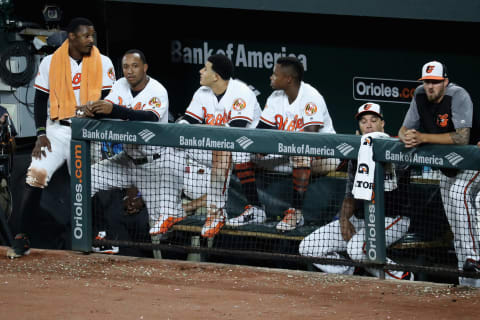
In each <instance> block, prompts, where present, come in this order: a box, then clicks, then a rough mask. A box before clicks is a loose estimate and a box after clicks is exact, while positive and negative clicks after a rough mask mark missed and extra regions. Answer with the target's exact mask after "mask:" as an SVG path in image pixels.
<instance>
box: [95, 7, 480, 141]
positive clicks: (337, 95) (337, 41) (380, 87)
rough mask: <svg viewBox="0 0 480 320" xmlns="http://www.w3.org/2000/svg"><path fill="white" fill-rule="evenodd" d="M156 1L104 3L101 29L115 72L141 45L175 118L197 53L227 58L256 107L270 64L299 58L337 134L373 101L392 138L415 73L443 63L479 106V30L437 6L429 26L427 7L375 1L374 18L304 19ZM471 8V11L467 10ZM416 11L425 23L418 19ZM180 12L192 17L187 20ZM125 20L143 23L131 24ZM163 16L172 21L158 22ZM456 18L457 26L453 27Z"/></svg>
mask: <svg viewBox="0 0 480 320" xmlns="http://www.w3.org/2000/svg"><path fill="white" fill-rule="evenodd" d="M142 2H150V3H142ZM187 2H188V1H187ZM162 3H163V2H162V1H135V2H125V1H107V2H106V4H105V12H106V16H105V20H104V21H103V23H104V24H105V28H106V32H107V49H108V53H109V55H110V57H112V60H113V61H114V64H115V65H116V68H117V73H118V75H119V76H120V75H121V74H120V72H121V69H120V59H121V56H122V54H123V52H125V51H126V50H127V49H130V48H140V49H142V50H143V51H144V52H145V54H146V56H147V60H148V62H149V66H150V71H149V73H150V74H151V75H152V76H153V77H155V78H157V79H158V80H159V81H161V82H162V83H163V84H164V85H165V87H166V88H167V90H168V92H169V98H170V109H171V111H172V113H173V114H174V115H175V116H178V115H181V114H183V112H184V110H185V108H186V107H187V105H188V103H189V102H190V99H191V97H192V95H193V93H194V92H195V90H196V89H197V88H198V87H199V73H198V72H199V70H200V68H201V67H202V65H203V63H204V59H205V57H206V56H207V55H209V54H213V53H217V52H223V53H226V54H228V55H229V56H230V57H231V58H232V60H233V61H234V62H235V66H236V72H235V77H237V78H239V79H241V80H243V81H245V82H247V83H248V84H250V85H252V86H253V87H254V88H255V89H256V90H257V91H258V93H259V95H258V100H259V102H260V105H261V106H262V107H263V106H264V104H265V101H266V99H267V97H268V95H269V94H270V93H271V92H272V89H271V88H270V79H269V77H270V75H271V72H272V68H273V64H274V61H275V60H276V58H277V57H278V56H281V55H290V54H293V55H295V56H297V57H300V58H301V60H302V61H304V63H305V66H306V69H307V71H306V74H305V81H306V82H309V83H311V84H312V85H313V86H315V87H316V88H317V89H318V90H319V91H320V93H321V94H322V95H323V96H324V98H325V100H326V103H327V106H328V109H329V112H330V114H331V116H332V119H333V122H334V126H335V129H336V130H337V132H338V133H345V134H351V133H354V132H355V129H356V128H357V124H356V122H355V121H354V119H353V115H354V114H355V113H356V109H357V108H358V107H359V106H360V105H361V104H362V103H364V102H365V101H367V100H368V101H371V100H373V101H376V102H379V103H380V104H382V106H383V107H384V113H385V117H386V121H387V131H388V133H390V134H391V135H396V134H397V132H398V129H399V127H400V125H401V122H402V120H403V117H404V115H405V113H406V111H407V108H408V102H409V101H410V98H411V93H412V90H413V88H415V87H416V86H417V85H418V84H419V83H418V82H416V80H417V79H418V78H419V77H420V72H421V67H422V65H423V64H424V63H426V62H428V61H431V60H433V59H438V60H441V61H443V62H444V63H445V64H446V65H447V66H448V69H449V73H450V77H451V80H452V81H453V82H456V83H458V84H459V85H461V86H463V87H465V88H466V89H467V90H468V91H469V93H470V94H471V96H472V99H473V100H474V104H475V105H476V106H478V105H479V104H480V94H479V93H478V92H477V91H478V90H477V88H476V80H475V75H476V74H478V73H479V72H480V59H479V56H480V52H479V50H478V49H477V48H475V46H474V45H473V43H472V41H471V39H470V36H469V35H472V34H475V33H476V31H478V30H480V28H479V23H478V22H477V21H474V20H472V19H468V17H463V18H462V16H461V15H455V11H452V10H450V11H448V10H446V11H448V12H449V17H446V16H445V13H446V11H445V10H444V12H443V13H441V12H439V13H438V14H437V17H438V18H437V19H438V20H435V19H434V17H432V16H431V15H430V14H431V13H432V11H431V10H433V9H431V10H430V11H428V10H426V8H423V9H422V8H420V9H421V10H420V11H419V10H416V11H415V8H416V6H414V5H412V7H411V10H410V9H407V8H404V10H401V11H397V14H396V15H395V14H394V13H393V11H392V10H390V9H392V8H393V7H391V8H390V9H389V10H387V9H388V4H383V6H385V10H384V11H383V13H382V11H381V10H374V11H375V12H376V13H374V12H371V10H368V8H369V7H368V6H367V7H365V8H367V9H365V11H364V12H361V11H357V14H356V15H354V14H353V13H352V12H351V11H352V9H351V8H350V9H348V10H347V9H345V10H343V13H342V10H341V6H340V7H338V6H337V7H336V9H335V10H336V11H335V12H333V11H331V12H330V11H328V10H326V11H325V10H320V9H318V6H311V9H312V11H311V13H306V10H298V11H295V10H293V9H292V11H290V12H288V11H287V10H286V9H285V8H284V9H282V10H281V11H282V12H279V11H274V9H273V8H271V7H269V6H268V5H269V4H270V3H269V2H261V3H259V7H258V9H259V10H254V9H252V10H248V9H245V8H244V7H242V8H238V6H237V7H229V6H228V3H226V2H224V3H223V4H224V5H223V6H220V4H217V5H218V7H215V5H214V1H210V2H208V3H204V4H203V5H205V6H198V7H191V6H188V3H186V2H180V3H179V4H180V5H177V6H175V5H171V4H168V3H167V4H162ZM230 4H231V3H230ZM248 4H249V3H248V2H247V3H245V6H246V5H248ZM302 4H305V3H302ZM470 5H472V6H473V8H470V9H469V10H471V11H475V10H476V9H475V8H476V7H475V4H473V3H472V4H470ZM225 6H226V7H225ZM332 6H333V5H332ZM353 6H354V5H353ZM418 6H420V4H418ZM458 7H462V4H458ZM299 8H301V7H298V8H297V9H299ZM304 8H307V7H304ZM465 8H466V9H467V7H465ZM317 9H318V10H317ZM456 9H458V8H456ZM436 10H440V9H438V8H437V9H436ZM409 11H412V13H411V14H410V15H408V14H407V12H409ZM457 11H459V10H457ZM322 12H323V13H322ZM369 12H371V13H372V16H368V15H369ZM388 12H390V14H388ZM422 12H425V14H424V16H425V20H420V19H422V14H421V13H422ZM427 12H428V13H429V15H427V14H426V13H427ZM462 12H463V11H462ZM189 14H191V15H192V16H193V17H194V18H193V19H188V18H186V17H187V16H188V15H189ZM375 14H376V15H375ZM127 15H128V17H142V19H135V21H134V22H130V19H128V17H127ZM166 16H169V17H173V18H172V20H173V22H172V23H168V24H165V23H164V20H163V19H164V17H166ZM455 16H456V17H458V22H455V21H452V20H454V19H455V18H454V17H455ZM120 21H121V22H120Z"/></svg>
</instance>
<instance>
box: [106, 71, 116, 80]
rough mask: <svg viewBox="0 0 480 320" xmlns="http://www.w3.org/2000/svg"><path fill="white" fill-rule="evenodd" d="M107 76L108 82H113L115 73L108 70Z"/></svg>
mask: <svg viewBox="0 0 480 320" xmlns="http://www.w3.org/2000/svg"><path fill="white" fill-rule="evenodd" d="M107 75H108V77H109V78H110V80H112V81H115V71H113V68H110V69H108V72H107Z"/></svg>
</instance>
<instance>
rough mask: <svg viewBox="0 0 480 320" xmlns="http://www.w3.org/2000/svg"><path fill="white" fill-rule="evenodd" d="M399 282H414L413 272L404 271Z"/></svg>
mask: <svg viewBox="0 0 480 320" xmlns="http://www.w3.org/2000/svg"><path fill="white" fill-rule="evenodd" d="M400 280H408V281H415V275H414V274H413V272H410V271H405V272H404V273H403V274H402V277H401V278H400Z"/></svg>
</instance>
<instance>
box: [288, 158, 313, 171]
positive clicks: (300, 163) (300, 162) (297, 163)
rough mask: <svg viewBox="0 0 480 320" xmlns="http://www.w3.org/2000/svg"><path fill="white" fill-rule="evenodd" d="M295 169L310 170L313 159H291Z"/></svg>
mask: <svg viewBox="0 0 480 320" xmlns="http://www.w3.org/2000/svg"><path fill="white" fill-rule="evenodd" d="M290 160H291V164H292V167H293V168H310V166H311V163H312V159H311V158H310V157H299V156H294V157H291V158H290Z"/></svg>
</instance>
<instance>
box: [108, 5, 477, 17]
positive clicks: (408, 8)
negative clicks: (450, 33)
mask: <svg viewBox="0 0 480 320" xmlns="http://www.w3.org/2000/svg"><path fill="white" fill-rule="evenodd" d="M107 2H133V3H135V2H136V3H150V4H164V5H180V6H196V7H212V8H227V9H245V10H260V11H278V12H298V13H317V14H329V15H350V16H366V17H379V18H401V19H420V20H438V21H458V22H480V1H478V0H460V1H451V0H422V1H418V0H403V1H395V0H390V1H385V0H362V1H351V0H336V1H318V0H297V1H288V0H242V1H237V0H202V1H198V0H107Z"/></svg>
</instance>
